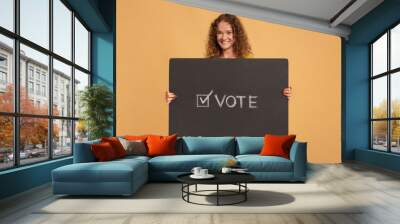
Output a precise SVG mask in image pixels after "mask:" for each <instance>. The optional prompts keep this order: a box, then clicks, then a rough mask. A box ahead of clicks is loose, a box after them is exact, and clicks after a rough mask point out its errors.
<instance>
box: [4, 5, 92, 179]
mask: <svg viewBox="0 0 400 224" xmlns="http://www.w3.org/2000/svg"><path fill="white" fill-rule="evenodd" d="M59 1H60V2H61V3H62V4H64V6H65V7H66V8H68V10H70V11H71V18H70V22H71V33H70V35H71V59H67V58H64V57H63V56H61V55H59V54H57V53H55V52H54V51H53V50H54V49H53V47H54V46H53V43H54V40H53V32H54V29H53V21H54V17H53V15H54V14H53V0H48V2H49V12H48V13H49V49H46V48H45V47H42V46H41V45H39V44H36V43H34V42H33V41H30V40H29V39H26V38H24V37H23V36H21V35H20V0H14V1H13V10H14V18H13V20H14V21H13V22H14V24H13V25H14V31H10V30H8V29H6V28H4V27H1V26H0V35H3V36H5V37H8V38H11V39H12V40H13V44H14V48H13V60H12V61H13V63H12V65H11V66H12V73H11V75H12V76H13V79H14V99H13V103H14V105H13V107H14V109H13V112H3V111H0V116H4V117H11V118H12V119H13V155H14V156H13V157H14V158H13V159H14V161H13V166H11V167H5V168H0V172H2V171H5V170H10V169H16V168H19V167H23V166H30V165H33V164H38V163H43V162H47V161H51V160H58V159H62V158H66V157H70V156H73V152H74V143H75V126H76V121H78V120H79V117H76V116H75V108H74V107H72V108H71V110H72V111H71V112H72V113H71V114H70V116H56V115H53V100H54V99H53V97H54V93H53V75H54V74H53V73H54V72H53V59H56V60H58V61H59V62H62V63H64V64H66V65H69V66H71V68H72V69H71V79H72V81H71V83H72V84H73V83H74V82H75V69H77V70H79V71H81V72H83V73H85V74H87V75H88V78H89V83H88V86H91V85H92V67H91V65H92V61H91V59H92V57H91V48H92V43H91V37H92V30H91V29H90V28H89V27H88V25H87V24H86V23H85V22H84V21H83V19H82V18H81V17H80V16H79V14H78V13H76V12H75V11H74V10H73V9H72V7H71V6H70V5H69V4H68V3H67V2H66V1H65V0H59ZM75 18H76V19H77V20H79V22H80V23H81V24H82V25H83V26H84V28H85V29H86V30H87V31H88V35H89V37H88V38H89V39H88V57H89V59H88V61H89V65H88V69H85V68H83V67H81V66H79V65H78V64H76V63H75ZM21 44H23V45H25V46H27V47H30V48H32V49H34V50H36V51H39V52H40V53H43V54H45V55H47V56H48V58H49V63H48V77H47V78H48V85H47V88H46V91H48V93H45V94H46V95H47V97H48V102H47V103H48V108H49V110H48V112H47V114H46V115H39V114H27V113H21V111H20V84H21V83H20V64H21V62H20V59H21V57H20V45H21ZM27 66H29V64H27ZM28 68H30V67H27V70H28ZM41 74H42V73H40V74H39V75H41ZM25 75H26V78H27V81H29V80H30V74H29V73H27V74H25ZM32 81H33V83H34V86H35V84H36V83H37V82H36V70H33V79H32ZM38 81H39V83H41V81H42V80H41V76H39V80H38ZM46 81H47V80H46ZM74 87H75V85H72V86H71V90H70V91H71V93H72V99H71V101H72V102H71V103H72V105H74V103H75V97H74V96H75V88H74ZM28 88H29V87H28ZM27 91H29V90H28V89H27ZM35 91H36V89H34V92H35ZM41 95H42V94H40V96H41ZM24 117H27V118H45V119H47V122H48V136H47V142H48V143H49V144H48V145H47V150H48V155H47V158H44V159H43V160H40V161H38V162H32V163H26V164H21V161H20V160H21V159H20V150H19V147H20V142H19V141H20V119H21V118H24ZM55 120H66V121H71V128H72V130H71V135H72V136H71V154H68V155H62V156H54V155H53V152H54V146H53V144H52V143H53V130H54V129H53V122H54V121H55Z"/></svg>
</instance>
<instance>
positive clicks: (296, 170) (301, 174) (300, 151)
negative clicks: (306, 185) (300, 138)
mask: <svg viewBox="0 0 400 224" xmlns="http://www.w3.org/2000/svg"><path fill="white" fill-rule="evenodd" d="M290 160H291V161H292V162H293V179H294V180H295V181H305V180H306V175H307V143H306V142H294V143H293V145H292V148H291V149H290Z"/></svg>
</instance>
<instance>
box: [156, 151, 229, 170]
mask: <svg viewBox="0 0 400 224" xmlns="http://www.w3.org/2000/svg"><path fill="white" fill-rule="evenodd" d="M230 159H235V158H234V157H233V156H231V155H215V154H212V155H175V156H158V157H154V158H152V159H150V160H149V170H150V171H153V172H154V171H163V172H169V171H174V172H190V171H191V170H192V168H193V167H196V166H199V167H203V168H205V169H209V170H210V171H212V172H216V171H219V170H220V169H221V168H222V167H223V166H224V165H225V164H226V163H227V161H228V160H230Z"/></svg>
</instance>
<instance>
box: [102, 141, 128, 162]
mask: <svg viewBox="0 0 400 224" xmlns="http://www.w3.org/2000/svg"><path fill="white" fill-rule="evenodd" d="M101 142H108V143H110V145H111V146H112V148H113V149H114V152H115V155H116V156H117V158H121V157H124V156H126V151H125V149H124V146H122V144H121V142H120V141H119V139H118V138H116V137H110V138H101Z"/></svg>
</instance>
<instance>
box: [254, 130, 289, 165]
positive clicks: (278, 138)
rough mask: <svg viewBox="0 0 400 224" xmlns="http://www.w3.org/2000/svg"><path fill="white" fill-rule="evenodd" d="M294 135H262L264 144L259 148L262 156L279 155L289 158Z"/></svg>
mask: <svg viewBox="0 0 400 224" xmlns="http://www.w3.org/2000/svg"><path fill="white" fill-rule="evenodd" d="M295 139H296V135H269V134H266V135H265V137H264V146H263V148H262V149H261V153H260V155H262V156H281V157H284V158H286V159H289V158H290V157H289V154H290V148H291V147H292V144H293V142H294V140H295Z"/></svg>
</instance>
